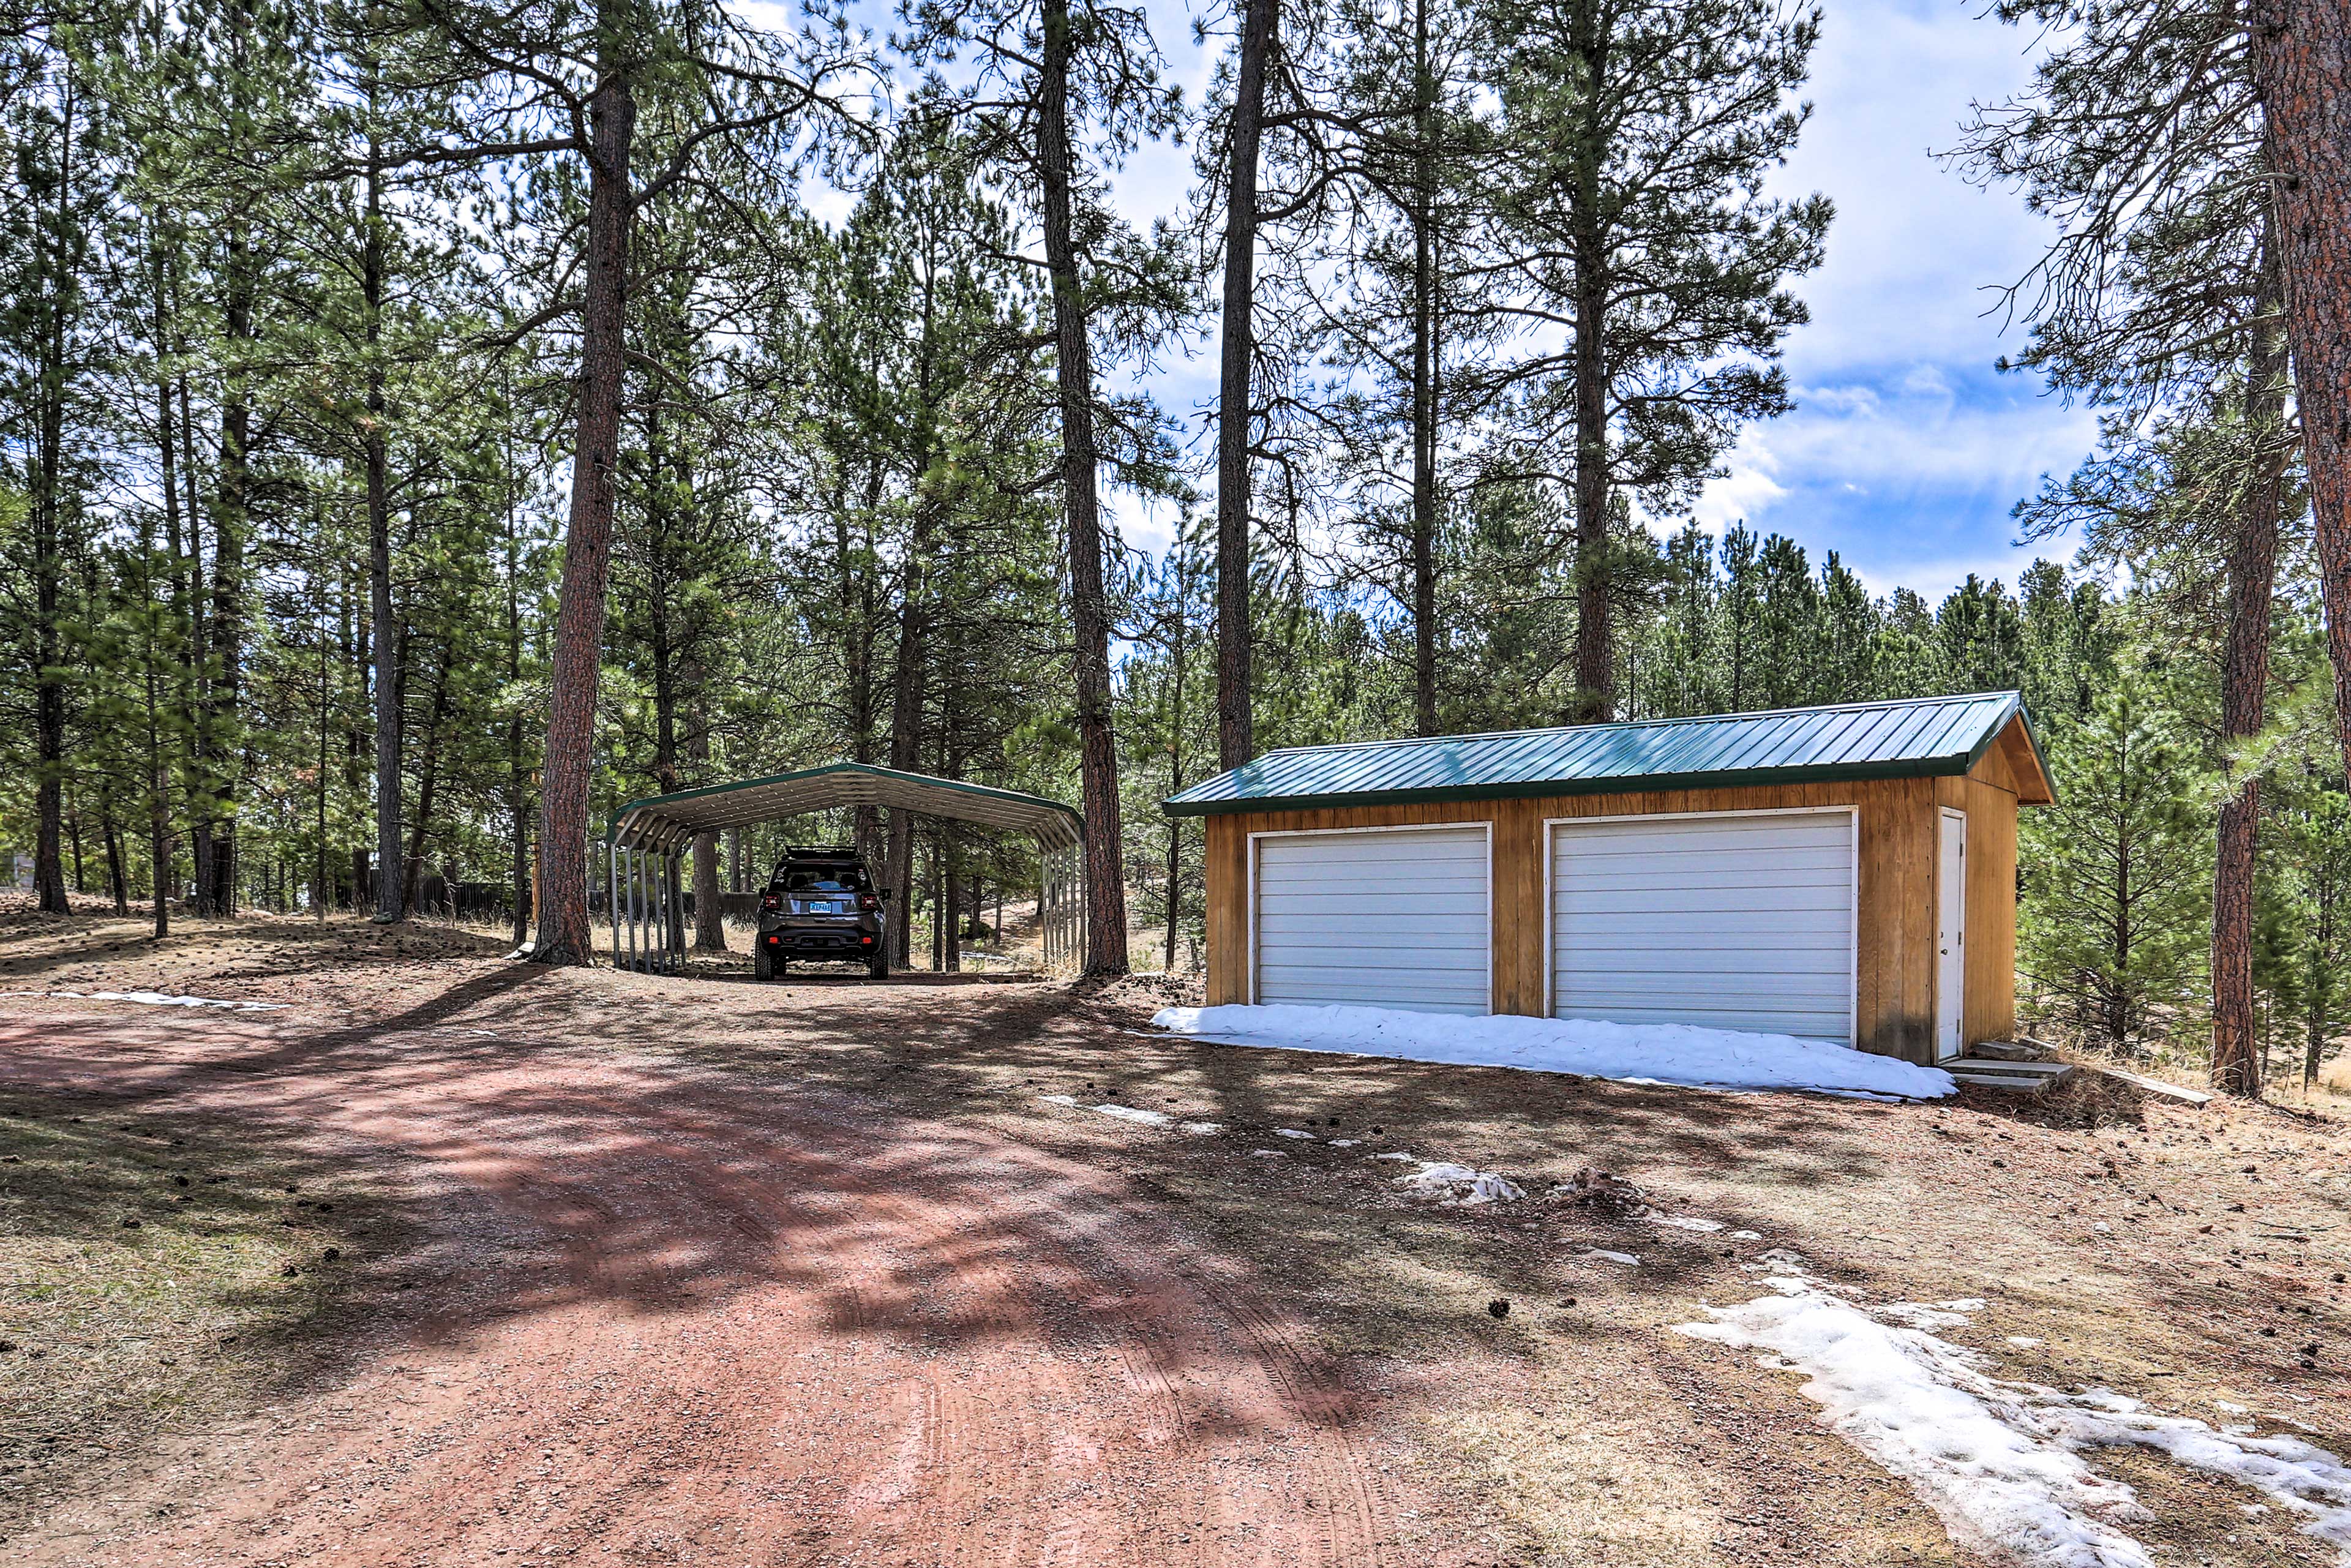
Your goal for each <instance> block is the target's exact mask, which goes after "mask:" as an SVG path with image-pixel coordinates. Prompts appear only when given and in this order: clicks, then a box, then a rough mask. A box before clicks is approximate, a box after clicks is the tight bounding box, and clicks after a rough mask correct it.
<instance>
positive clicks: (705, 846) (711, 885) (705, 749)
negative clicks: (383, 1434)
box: [685, 667, 726, 953]
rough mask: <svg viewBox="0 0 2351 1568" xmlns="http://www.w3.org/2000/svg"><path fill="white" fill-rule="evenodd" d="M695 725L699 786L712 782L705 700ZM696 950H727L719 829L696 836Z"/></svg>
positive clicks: (691, 744)
mask: <svg viewBox="0 0 2351 1568" xmlns="http://www.w3.org/2000/svg"><path fill="white" fill-rule="evenodd" d="M702 684H703V676H702V674H701V671H700V669H699V668H698V667H697V668H696V670H695V685H696V686H697V687H699V686H700V685H702ZM693 724H694V728H693V730H692V732H691V733H689V734H688V735H687V736H686V737H685V755H686V757H687V758H688V759H689V760H691V761H692V762H693V763H694V781H695V784H697V785H702V784H707V783H709V782H710V716H709V715H708V714H707V713H705V711H703V706H702V699H701V698H700V697H699V696H698V695H697V696H696V698H695V705H694V714H693ZM694 950H695V952H697V953H724V952H726V905H725V904H724V903H722V902H721V901H720V898H719V889H718V831H717V830H716V828H713V829H710V830H708V831H704V832H699V833H696V834H695V835H694Z"/></svg>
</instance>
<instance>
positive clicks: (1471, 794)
mask: <svg viewBox="0 0 2351 1568" xmlns="http://www.w3.org/2000/svg"><path fill="white" fill-rule="evenodd" d="M2052 798H2053V796H2052V791H2051V784H2050V779H2049V774H2048V770H2047V768H2046V767H2045V766H2044V765H2043V761H2042V757H2041V750H2040V747H2039V745H2038V743H2037V742H2036V741H2035V740H2034V739H2033V736H2032V727H2031V725H2030V723H2029V722H2028V720H2027V718H2026V716H2025V712H2024V705H2023V703H2022V700H2021V699H2020V698H2019V696H2018V695H2017V694H2015V693H2014V692H1993V693H1979V694H1975V695H1965V696H1950V697H1934V698H1928V699H1923V700H1917V701H1905V702H1883V703H1855V704H1847V705H1844V706H1832V707H1813V708H1790V709H1785V710H1782V711H1780V712H1774V713H1755V714H1725V715H1718V716H1708V717H1703V718H1683V719H1659V720H1652V721H1646V722H1642V723H1633V724H1599V725H1579V726H1574V727H1568V728H1562V729H1537V730H1519V731H1513V732H1510V733H1507V734H1499V735H1468V736H1445V737H1434V738H1429V739H1412V740H1387V741H1371V742H1363V743H1350V744H1345V745H1339V746H1312V747H1293V748H1290V749H1288V750H1282V751H1274V752H1269V753H1268V754H1266V755H1265V756H1263V757H1260V758H1257V759H1256V760H1255V761H1252V762H1250V763H1248V764H1247V765H1245V766H1243V767H1240V768H1234V769H1233V770H1232V771H1230V772H1228V773H1224V774H1220V775H1218V776H1217V777H1216V778H1214V779H1208V780H1207V782H1205V783H1202V784H1199V785H1197V786H1196V787H1194V788H1192V789H1186V790H1185V791H1184V792H1183V793H1182V794H1180V795H1177V796H1175V797H1174V798H1173V799H1171V800H1168V801H1167V802H1166V803H1165V804H1166V810H1168V811H1169V812H1170V813H1172V814H1175V815H1187V816H1200V817H1203V818H1205V819H1206V820H1207V821H1206V826H1207V950H1208V976H1207V999H1208V1001H1209V1002H1210V1003H1211V1004H1217V1003H1229V1002H1259V1003H1270V1002H1292V1003H1300V1004H1304V1005H1309V1006H1318V1005H1327V1004H1333V1003H1339V1004H1351V1005H1356V1006H1366V1007H1387V1008H1408V1009H1417V1010H1425V1011H1438V1012H1458V1013H1486V1012H1503V1013H1531V1014H1534V1015H1537V1016H1544V1015H1551V1016H1556V1017H1560V1018H1575V1019H1610V1020H1614V1021H1617V1022H1625V1023H1694V1024H1705V1025H1710V1026H1713V1027H1717V1028H1722V1029H1739V1030H1761V1031H1765V1032H1771V1033H1779V1034H1794V1035H1802V1036H1805V1037H1808V1038H1815V1039H1823V1040H1840V1041H1845V1042H1849V1043H1851V1044H1854V1045H1857V1046H1859V1047H1860V1048H1861V1049H1863V1050H1865V1051H1877V1052H1881V1053H1883V1054H1885V1055H1888V1056H1898V1057H1903V1058H1906V1059H1907V1060H1909V1061H1917V1062H1932V1061H1943V1060H1948V1059H1949V1058H1952V1057H1956V1056H1959V1055H1960V1054H1962V1053H1963V1052H1964V1051H1965V1050H1966V1049H1967V1047H1969V1046H1970V1045H1973V1044H1975V1043H1977V1042H1978V1041H1980V1040H2001V1039H2005V1038H2007V1036H2008V1035H2009V1033H2010V1032H2011V1030H2012V1029H2013V1027H2014V1023H2015V981H2014V970H2015V958H2016V810H2017V808H2018V807H2019V806H2020V805H2024V806H2032V805H2040V804H2043V803H2046V802H2047V801H2049V800H2051V799H2052Z"/></svg>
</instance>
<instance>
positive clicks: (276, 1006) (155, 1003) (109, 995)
mask: <svg viewBox="0 0 2351 1568" xmlns="http://www.w3.org/2000/svg"><path fill="white" fill-rule="evenodd" d="M0 996H11V997H73V998H78V999H80V1000H82V1001H89V1002H136V1003H138V1004H139V1005H140V1006H141V1007H149V1008H226V1009H229V1010H230V1011H231V1012H239V1013H274V1012H282V1011H284V1010H285V1009H287V1008H288V1007H290V1006H292V1005H293V1004H292V1003H290V1002H239V1001H224V1000H222V999H221V998H218V997H172V996H165V995H164V994H163V993H162V991H4V992H0Z"/></svg>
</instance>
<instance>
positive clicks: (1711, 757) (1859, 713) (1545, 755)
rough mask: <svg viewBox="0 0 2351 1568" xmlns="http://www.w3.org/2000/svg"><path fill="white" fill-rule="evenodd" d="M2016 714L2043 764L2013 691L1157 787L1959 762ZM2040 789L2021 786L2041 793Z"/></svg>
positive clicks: (1340, 760) (1644, 724)
mask: <svg viewBox="0 0 2351 1568" xmlns="http://www.w3.org/2000/svg"><path fill="white" fill-rule="evenodd" d="M2011 719H2013V720H2016V721H2017V722H2018V724H2019V727H2020V728H2021V729H2022V732H2023V735H2024V737H2025V739H2026V742H2027V743H2028V744H2029V745H2030V746H2031V747H2032V760H2033V762H2034V764H2035V765H2036V767H2038V768H2039V771H2040V774H2041V777H2040V779H2036V780H2033V781H2032V782H2033V783H2034V784H2036V785H2043V786H2045V784H2046V781H2047V779H2048V768H2046V766H2043V765H2042V762H2041V747H2040V743H2039V742H2038V741H2037V740H2035V739H2033V737H2032V723H2031V721H2030V720H2029V719H2028V718H2027V717H2026V716H2025V713H2024V702H2023V699H2022V697H2020V696H2019V695H2017V694H2016V693H2014V692H1979V693H1974V694H1970V695H1963V696H1948V697H1925V698H1919V699H1916V700H1908V701H1902V702H1876V703H1847V704H1843V705H1839V706H1832V707H1802V708H1782V709H1780V710H1778V711H1776V712H1772V713H1738V714H1714V715H1709V716H1705V717H1702V718H1662V719H1646V720H1642V721H1640V722H1637V723H1632V724H1584V725H1573V726H1570V727H1565V728H1562V729H1520V730H1509V731H1505V732H1503V733H1500V734H1497V735H1447V736H1433V737H1427V738H1426V739H1408V740H1371V741H1350V742H1346V743H1343V744H1342V745H1338V746H1300V747H1290V748H1288V749H1285V750H1281V751H1269V752H1267V753H1266V754H1265V755H1264V756H1263V757H1260V758H1257V759H1255V760H1254V761H1251V762H1247V763H1244V764H1242V765H1241V766H1240V767H1238V768H1234V769H1233V770H1232V771H1230V772H1228V773H1220V774H1218V775H1217V777H1215V778H1214V779H1207V780H1205V781H1203V782H1201V783H1198V784H1196V785H1194V786H1193V787H1192V788H1191V789H1186V790H1185V791H1184V792H1183V793H1182V794H1180V795H1176V796H1174V797H1172V798H1171V799H1169V800H1166V801H1165V803H1164V804H1165V810H1167V812H1168V813H1169V814H1170V815H1171V816H1207V815H1209V814H1211V813H1214V812H1218V811H1259V810H1300V809H1304V808H1308V807H1314V806H1368V805H1388V804H1395V803H1402V802H1409V801H1418V800H1498V799H1503V798H1507V797H1512V796H1528V795H1591V794H1604V793H1607V792H1609V791H1612V790H1619V789H1714V788H1719V787H1722V786H1726V785H1745V784H1801V783H1813V782H1824V781H1831V780H1838V779H1917V778H1926V777H1934V776H1938V775H1946V774H1959V773H1965V772H1966V771H1968V769H1969V768H1972V767H1974V766H1975V764H1976V762H1977V761H1978V760H1979V759H1980V758H1982V756H1983V754H1984V753H1985V752H1986V751H1987V750H1989V749H1990V748H1991V746H1992V744H1993V743H1994V742H1995V741H1997V740H1998V739H1999V738H2000V735H2001V731H2002V730H2004V729H2005V728H2007V727H2008V725H2009V723H2010V721H2011ZM2047 794H2048V791H2047V790H2046V789H2045V788H2043V789H2036V790H2032V791H2030V792H2029V793H2027V794H2025V795H2022V796H2021V797H2020V798H2021V799H2028V800H2038V799H2042V798H2045V797H2046V796H2047Z"/></svg>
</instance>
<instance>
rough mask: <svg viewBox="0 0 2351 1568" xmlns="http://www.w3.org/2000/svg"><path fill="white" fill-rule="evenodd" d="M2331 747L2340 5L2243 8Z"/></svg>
mask: <svg viewBox="0 0 2351 1568" xmlns="http://www.w3.org/2000/svg"><path fill="white" fill-rule="evenodd" d="M2247 22H2248V28H2247V31H2248V35H2249V37H2250V39H2251V42H2252V67H2253V85H2254V89H2255V90H2256V91H2257V92H2258V93H2259V94H2260V97H2261V102H2262V117H2263V121H2264V125H2263V130H2264V133H2265V140H2266V144H2267V148H2268V152H2269V164H2270V167H2271V170H2272V172H2273V176H2274V178H2273V183H2272V185H2271V189H2272V191H2273V193H2274V198H2275V201H2276V204H2277V205H2276V213H2277V241H2278V251H2279V261H2280V263H2281V271H2282V272H2283V278H2284V294H2285V329H2286V345H2287V348H2288V350H2289V351H2290V352H2291V354H2292V356H2293V360H2294V402H2295V409H2296V412H2297V413H2298V414H2299V415H2300V419H2301V425H2302V442H2303V456H2304V462H2305V464H2306V465H2308V468H2309V471H2310V501H2311V513H2312V524H2313V532H2314V536H2315V540H2316V544H2317V555H2318V566H2319V588H2320V594H2321V597H2322V599H2323V600H2324V601H2325V611H2326V647H2327V653H2328V654H2329V656H2330V657H2331V658H2332V660H2333V662H2334V665H2335V731H2336V739H2337V741H2338V743H2339V744H2340V746H2341V748H2342V752H2343V758H2344V763H2345V766H2346V768H2351V0H2249V3H2248V5H2247Z"/></svg>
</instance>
